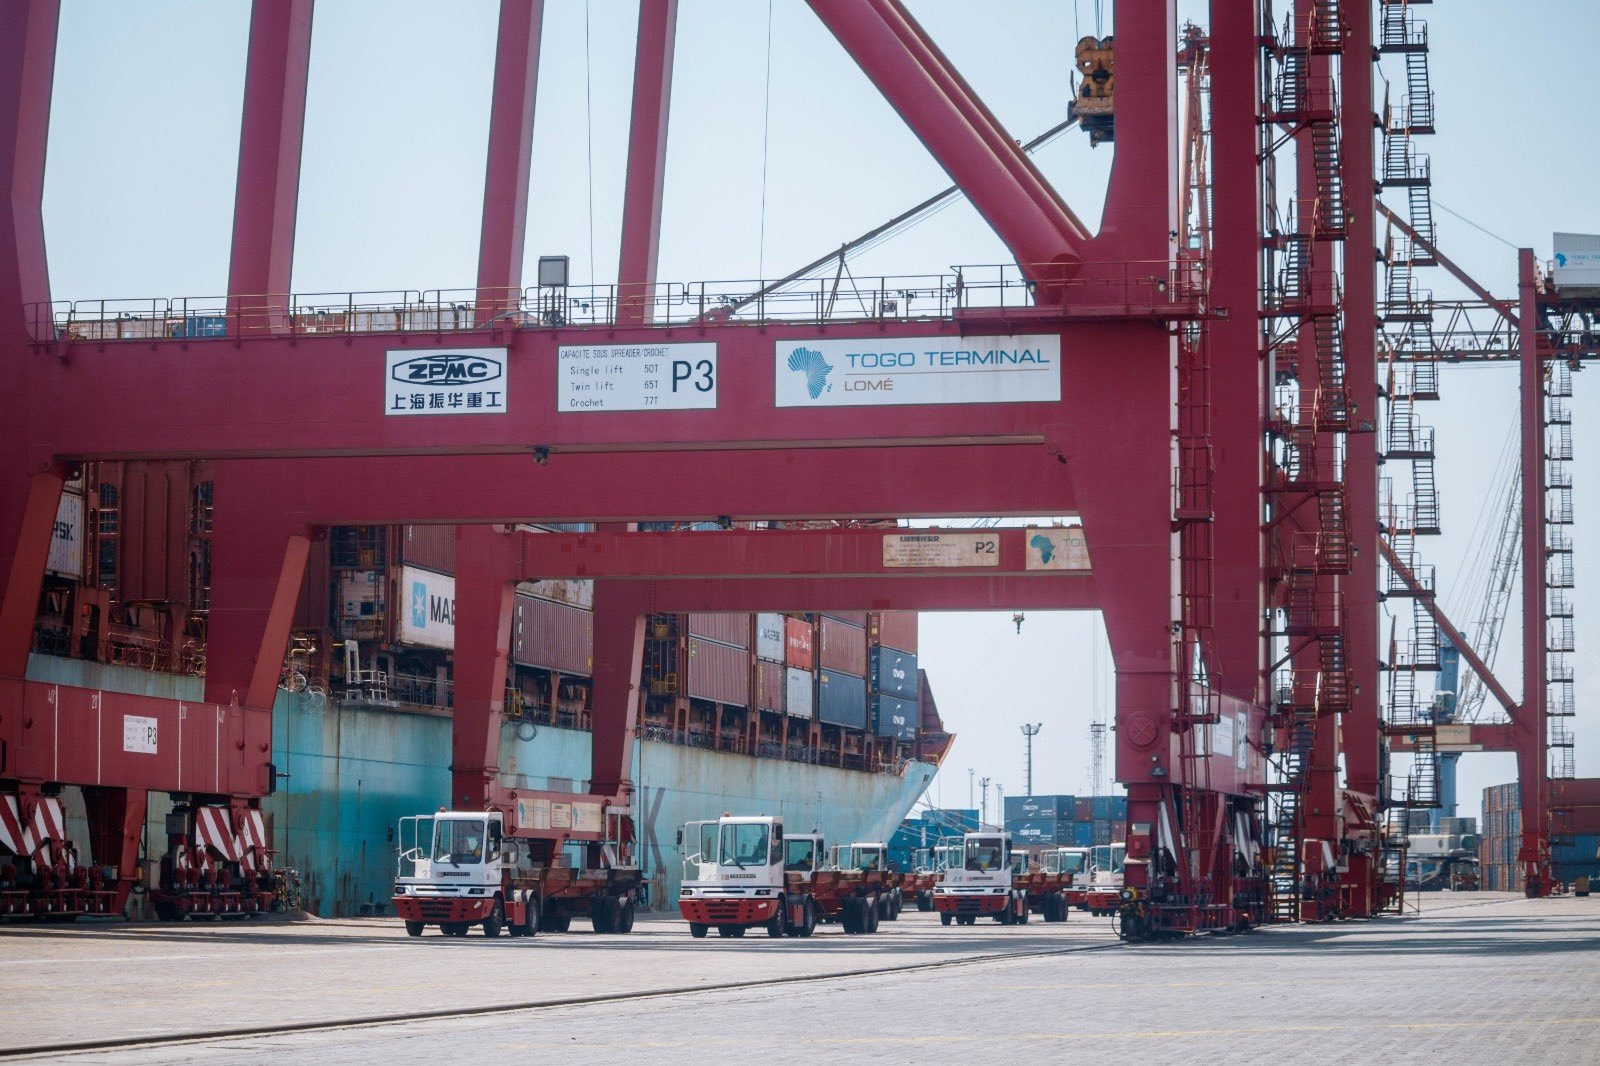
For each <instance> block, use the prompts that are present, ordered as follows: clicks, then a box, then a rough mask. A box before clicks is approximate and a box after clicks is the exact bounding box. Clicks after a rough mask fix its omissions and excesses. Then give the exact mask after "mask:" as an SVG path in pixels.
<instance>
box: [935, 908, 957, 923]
mask: <svg viewBox="0 0 1600 1066" xmlns="http://www.w3.org/2000/svg"><path fill="white" fill-rule="evenodd" d="M955 920H956V916H955V915H953V914H951V913H950V912H949V911H940V912H939V924H940V925H949V924H950V923H951V922H953V921H955Z"/></svg>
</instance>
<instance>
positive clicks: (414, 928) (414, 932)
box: [406, 922, 423, 936]
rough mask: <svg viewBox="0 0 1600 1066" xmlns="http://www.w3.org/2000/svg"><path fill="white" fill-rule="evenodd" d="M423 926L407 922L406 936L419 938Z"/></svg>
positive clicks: (418, 923)
mask: <svg viewBox="0 0 1600 1066" xmlns="http://www.w3.org/2000/svg"><path fill="white" fill-rule="evenodd" d="M422 929H423V925H422V923H421V922H407V923H406V936H421V935H422Z"/></svg>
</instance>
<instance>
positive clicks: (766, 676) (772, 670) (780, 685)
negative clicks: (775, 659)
mask: <svg viewBox="0 0 1600 1066" xmlns="http://www.w3.org/2000/svg"><path fill="white" fill-rule="evenodd" d="M755 682H756V688H755V701H754V704H753V706H754V707H755V708H756V710H758V711H782V710H783V709H784V691H785V685H786V684H787V682H786V679H785V678H784V670H783V664H782V663H772V662H767V661H766V660H765V659H759V660H757V661H756V668H755Z"/></svg>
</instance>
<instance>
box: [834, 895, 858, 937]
mask: <svg viewBox="0 0 1600 1066" xmlns="http://www.w3.org/2000/svg"><path fill="white" fill-rule="evenodd" d="M839 925H840V926H842V927H843V929H844V931H845V932H846V933H849V934H850V935H851V936H855V935H856V934H857V933H859V932H861V901H860V900H858V899H847V900H845V901H844V902H843V903H841V904H839Z"/></svg>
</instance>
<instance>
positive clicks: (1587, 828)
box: [1550, 781, 1600, 836]
mask: <svg viewBox="0 0 1600 1066" xmlns="http://www.w3.org/2000/svg"><path fill="white" fill-rule="evenodd" d="M1555 783H1556V784H1571V783H1572V782H1570V781H1558V782H1555ZM1550 819H1551V827H1552V828H1553V829H1554V830H1555V831H1556V832H1558V833H1570V834H1573V835H1576V836H1591V835H1594V834H1597V833H1600V805H1587V804H1585V805H1581V806H1574V807H1568V808H1565V809H1563V810H1558V811H1552V812H1551V814H1550Z"/></svg>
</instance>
